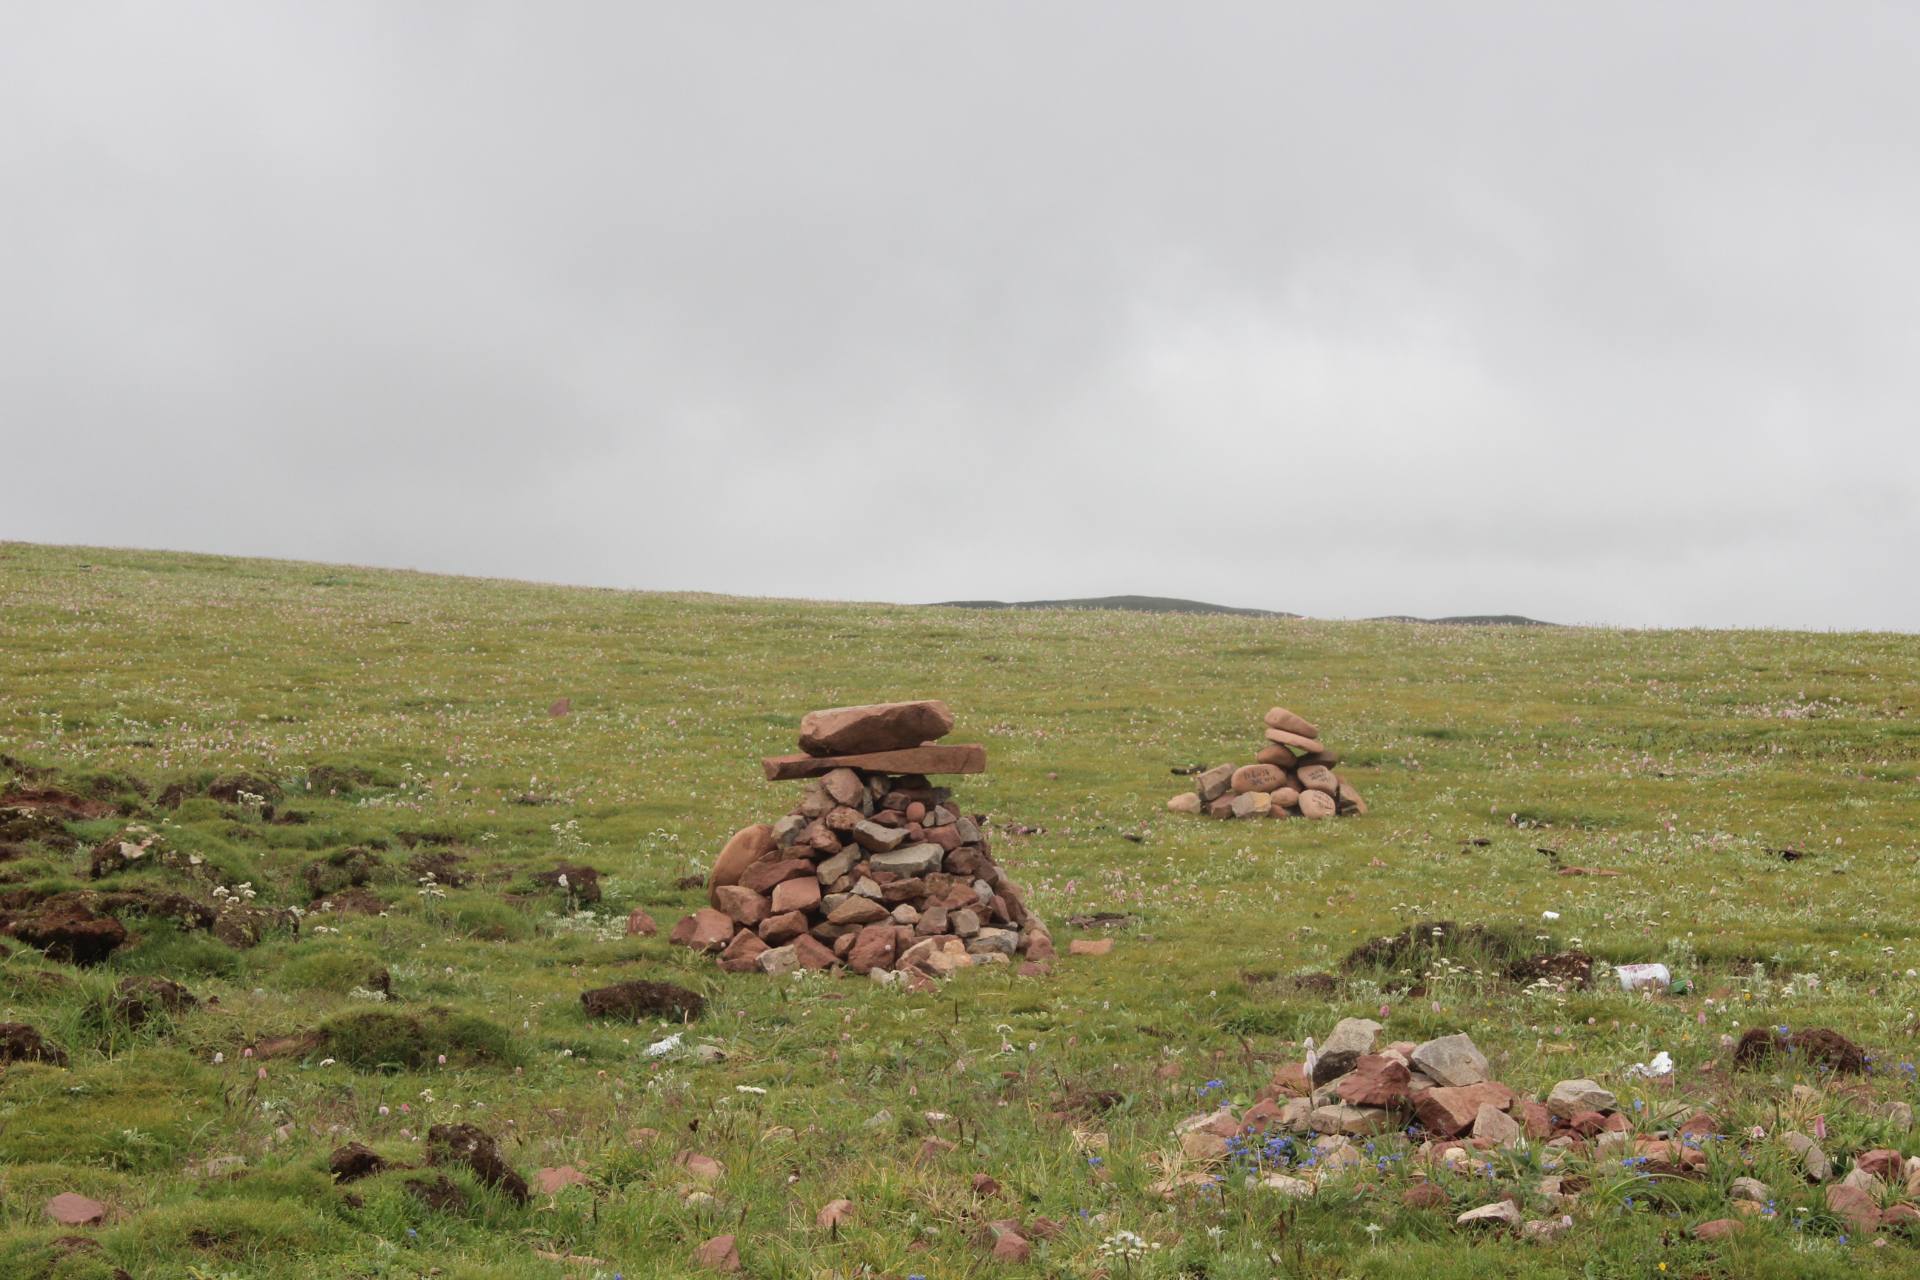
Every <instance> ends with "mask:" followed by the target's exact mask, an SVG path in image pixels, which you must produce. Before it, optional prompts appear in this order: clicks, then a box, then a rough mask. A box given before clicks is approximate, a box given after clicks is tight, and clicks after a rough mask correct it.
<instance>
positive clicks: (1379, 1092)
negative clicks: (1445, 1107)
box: [1333, 1053, 1413, 1107]
mask: <svg viewBox="0 0 1920 1280" xmlns="http://www.w3.org/2000/svg"><path fill="white" fill-rule="evenodd" d="M1412 1080H1413V1073H1412V1072H1410V1071H1408V1070H1407V1064H1406V1063H1404V1062H1401V1061H1399V1060H1398V1059H1396V1058H1389V1057H1387V1056H1385V1055H1384V1054H1378V1053H1369V1054H1364V1055H1362V1056H1361V1058H1360V1059H1359V1060H1358V1061H1357V1062H1355V1063H1354V1064H1353V1070H1351V1071H1349V1072H1348V1073H1347V1074H1345V1075H1343V1076H1341V1077H1340V1079H1339V1080H1338V1081H1337V1082H1336V1083H1335V1084H1334V1086H1333V1091H1334V1093H1335V1094H1337V1095H1338V1096H1339V1098H1340V1101H1342V1102H1345V1103H1348V1104H1350V1105H1352V1106H1356V1107H1399V1106H1405V1105H1406V1102H1407V1097H1408V1095H1409V1093H1410V1092H1411V1091H1412Z"/></svg>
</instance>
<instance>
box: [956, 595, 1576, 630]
mask: <svg viewBox="0 0 1920 1280" xmlns="http://www.w3.org/2000/svg"><path fill="white" fill-rule="evenodd" d="M929 607H930V608H936V609H1124V610H1126V611H1128V612H1129V613H1228V614H1233V615H1235V616H1236V617H1241V618H1298V617H1300V616H1301V615H1300V614H1297V613H1281V612H1279V611H1278V610H1274V609H1238V608H1235V607H1234V606H1233V605H1230V604H1209V603H1207V602H1206V601H1205V600H1180V599H1176V598H1175V597H1173V596H1085V597H1082V598H1080V599H1078V600H941V601H938V602H936V603H935V604H933V605H931V606H929ZM1365 621H1367V622H1419V623H1424V624H1426V625H1429V626H1449V627H1551V626H1556V625H1558V624H1557V623H1552V622H1542V621H1540V620H1539V619H1538V618H1527V617H1523V616H1521V615H1520V614H1517V613H1463V614H1458V615H1456V616H1454V617H1450V618H1416V617H1414V616H1413V615H1411V614H1406V613H1395V614H1388V615H1386V616H1385V617H1379V618H1367V619H1365Z"/></svg>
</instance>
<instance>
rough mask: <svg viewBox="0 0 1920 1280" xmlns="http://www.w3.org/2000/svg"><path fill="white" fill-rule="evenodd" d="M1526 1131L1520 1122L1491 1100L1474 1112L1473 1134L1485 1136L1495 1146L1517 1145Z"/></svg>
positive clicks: (1480, 1136)
mask: <svg viewBox="0 0 1920 1280" xmlns="http://www.w3.org/2000/svg"><path fill="white" fill-rule="evenodd" d="M1523 1133H1524V1131H1523V1130H1522V1129H1521V1128H1520V1122H1519V1121H1517V1120H1515V1119H1514V1118H1513V1117H1512V1116H1510V1115H1508V1114H1507V1113H1506V1112H1504V1111H1502V1110H1501V1109H1500V1108H1498V1107H1496V1106H1494V1105H1493V1104H1492V1103H1491V1102H1483V1103H1481V1104H1480V1110H1479V1111H1477V1112H1475V1113H1474V1117H1473V1136H1474V1137H1475V1138H1485V1139H1487V1140H1488V1141H1490V1142H1492V1143H1493V1144H1494V1145H1495V1146H1501V1147H1517V1146H1519V1145H1520V1140H1521V1137H1522V1135H1523Z"/></svg>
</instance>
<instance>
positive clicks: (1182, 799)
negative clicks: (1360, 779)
mask: <svg viewBox="0 0 1920 1280" xmlns="http://www.w3.org/2000/svg"><path fill="white" fill-rule="evenodd" d="M1265 728H1266V738H1267V744H1266V745H1265V746H1264V747H1262V748H1261V749H1260V754H1259V755H1257V756H1255V757H1254V763H1252V764H1246V765H1241V766H1240V767H1239V768H1235V767H1234V766H1233V765H1230V764H1223V765H1216V766H1215V767H1213V768H1211V769H1207V770H1203V771H1202V772H1200V773H1196V774H1195V775H1194V778H1193V790H1191V791H1186V792H1182V793H1181V794H1179V795H1177V796H1175V797H1174V798H1173V799H1171V800H1169V801H1167V808H1169V809H1171V810H1172V811H1173V812H1175V813H1204V814H1206V815H1208V816H1209V817H1213V818H1292V817H1302V818H1331V817H1333V816H1334V815H1335V814H1354V813H1365V812H1366V811H1367V805H1366V802H1365V801H1364V800H1362V799H1361V798H1360V793H1359V792H1358V791H1356V790H1355V789H1354V786H1353V784H1352V783H1351V782H1348V781H1347V780H1346V779H1345V778H1342V777H1341V776H1340V775H1339V774H1337V773H1335V772H1334V771H1333V766H1334V765H1336V764H1339V763H1340V757H1339V755H1338V754H1336V753H1335V752H1332V751H1329V750H1327V747H1326V744H1325V743H1323V742H1321V741H1320V730H1319V728H1318V727H1317V726H1315V725H1314V723H1313V722H1312V721H1310V720H1305V719H1302V718H1301V717H1300V716H1297V715H1295V714H1294V713H1293V712H1291V711H1289V710H1287V709H1286V708H1285V707H1275V708H1273V709H1272V710H1271V711H1269V712H1267V715H1266V726H1265Z"/></svg>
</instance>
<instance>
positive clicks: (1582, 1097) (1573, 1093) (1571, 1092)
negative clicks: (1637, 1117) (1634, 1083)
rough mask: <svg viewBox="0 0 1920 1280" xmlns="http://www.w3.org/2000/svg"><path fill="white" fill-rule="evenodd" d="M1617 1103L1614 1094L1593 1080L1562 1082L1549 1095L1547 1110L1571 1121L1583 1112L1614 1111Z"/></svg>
mask: <svg viewBox="0 0 1920 1280" xmlns="http://www.w3.org/2000/svg"><path fill="white" fill-rule="evenodd" d="M1616 1102H1618V1099H1616V1098H1615V1097H1614V1096H1613V1094H1611V1093H1610V1092H1608V1091H1607V1090H1605V1089H1602V1088H1601V1087H1600V1086H1599V1085H1597V1084H1595V1083H1594V1082H1593V1081H1591V1080H1586V1079H1580V1080H1562V1081H1561V1082H1560V1083H1559V1084H1556V1085H1555V1086H1553V1092H1552V1093H1549V1094H1548V1095H1547V1110H1548V1111H1551V1112H1552V1113H1553V1114H1554V1115H1556V1116H1559V1117H1560V1118H1561V1119H1562V1120H1571V1119H1573V1118H1574V1117H1575V1116H1577V1115H1579V1114H1580V1113H1581V1112H1582V1111H1612V1110H1613V1109H1614V1105H1615V1103H1616Z"/></svg>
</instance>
